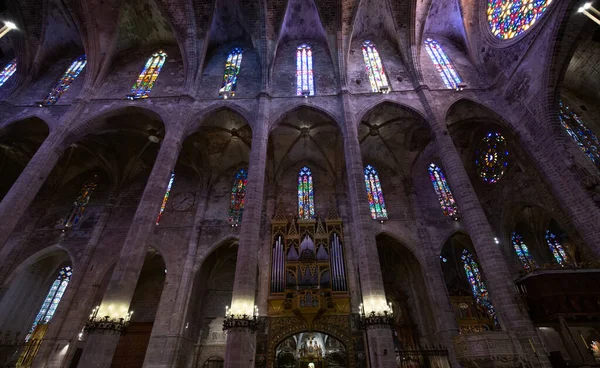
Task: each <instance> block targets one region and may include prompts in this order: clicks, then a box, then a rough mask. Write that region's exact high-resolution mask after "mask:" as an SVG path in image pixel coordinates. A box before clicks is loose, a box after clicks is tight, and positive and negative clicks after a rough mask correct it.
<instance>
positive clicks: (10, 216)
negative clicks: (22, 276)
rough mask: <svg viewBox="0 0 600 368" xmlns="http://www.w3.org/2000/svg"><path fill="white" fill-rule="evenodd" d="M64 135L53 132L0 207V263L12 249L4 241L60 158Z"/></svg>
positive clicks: (4, 269)
mask: <svg viewBox="0 0 600 368" xmlns="http://www.w3.org/2000/svg"><path fill="white" fill-rule="evenodd" d="M65 135H66V134H65V133H64V131H62V130H53V131H52V132H51V133H50V135H49V136H48V137H46V139H45V140H44V143H42V145H41V146H40V148H38V150H37V152H36V153H35V155H33V157H32V158H31V160H29V163H28V164H27V166H26V167H25V169H24V170H23V172H22V173H21V175H19V178H18V179H17V181H16V182H15V183H14V184H13V186H12V187H11V188H10V190H9V191H8V193H7V194H6V196H5V197H4V199H3V200H2V202H1V203H0V218H1V219H2V221H0V259H2V260H7V259H9V257H10V254H11V253H12V251H13V247H14V245H11V244H7V240H8V238H9V237H10V235H11V234H12V232H13V230H14V229H15V227H16V226H17V223H18V222H19V221H20V220H21V217H23V215H24V214H25V211H27V208H28V207H29V205H30V204H31V202H32V201H33V200H34V199H35V196H36V195H37V193H38V191H39V190H40V188H41V187H42V185H43V184H44V183H45V182H46V179H47V178H48V175H50V173H51V172H52V170H53V169H54V166H55V165H56V163H57V162H58V160H59V159H60V157H61V156H62V154H63V147H62V144H63V141H64V138H65ZM10 268H11V267H7V265H6V264H5V267H2V269H1V270H0V283H1V282H2V281H3V280H4V278H5V277H6V276H7V275H6V272H8V271H9V269H10Z"/></svg>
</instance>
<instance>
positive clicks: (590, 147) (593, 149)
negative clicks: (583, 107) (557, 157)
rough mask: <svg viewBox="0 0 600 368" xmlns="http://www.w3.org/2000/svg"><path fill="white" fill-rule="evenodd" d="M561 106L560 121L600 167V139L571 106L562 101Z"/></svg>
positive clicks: (599, 167) (584, 152)
mask: <svg viewBox="0 0 600 368" xmlns="http://www.w3.org/2000/svg"><path fill="white" fill-rule="evenodd" d="M559 107H560V111H559V114H558V118H559V120H560V123H561V124H562V126H563V127H564V128H565V130H566V131H567V133H569V135H570V136H571V138H573V140H574V141H575V143H576V144H577V146H578V147H579V149H580V150H581V152H583V154H584V155H586V156H587V158H589V159H590V161H592V163H593V164H594V165H596V167H597V168H598V169H600V140H598V137H597V136H596V135H595V134H594V132H592V131H591V129H590V128H588V127H587V126H586V125H585V123H584V122H583V120H582V119H581V118H580V117H579V116H578V115H577V114H576V113H575V112H574V111H573V110H571V109H570V108H569V106H567V105H566V104H565V103H564V102H562V101H560V102H559Z"/></svg>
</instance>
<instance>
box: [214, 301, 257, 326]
mask: <svg viewBox="0 0 600 368" xmlns="http://www.w3.org/2000/svg"><path fill="white" fill-rule="evenodd" d="M258 327H259V321H258V307H257V306H254V315H249V314H235V313H233V312H231V309H229V307H225V320H224V321H223V331H228V330H238V331H250V332H256V331H257V330H258Z"/></svg>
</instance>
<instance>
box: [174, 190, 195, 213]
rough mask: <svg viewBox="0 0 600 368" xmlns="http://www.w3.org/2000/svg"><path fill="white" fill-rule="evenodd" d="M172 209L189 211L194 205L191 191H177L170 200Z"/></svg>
mask: <svg viewBox="0 0 600 368" xmlns="http://www.w3.org/2000/svg"><path fill="white" fill-rule="evenodd" d="M170 202H171V206H172V208H173V210H174V211H181V212H184V211H189V210H191V209H192V207H193V206H194V195H193V194H192V193H179V194H177V195H174V196H173V198H171V200H170Z"/></svg>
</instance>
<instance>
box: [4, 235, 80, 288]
mask: <svg viewBox="0 0 600 368" xmlns="http://www.w3.org/2000/svg"><path fill="white" fill-rule="evenodd" d="M57 252H64V253H65V254H66V255H67V257H68V261H69V263H70V264H71V265H72V267H73V268H75V267H77V265H76V261H75V257H73V254H72V253H71V251H70V250H69V249H68V248H66V247H63V246H62V245H60V244H54V245H51V246H49V247H46V248H44V249H42V250H40V251H38V252H36V253H34V254H32V255H30V256H29V257H27V258H26V259H25V260H23V261H22V262H21V263H19V265H18V266H16V267H15V268H14V269H13V270H12V271H11V272H10V273H8V275H7V277H6V278H5V279H4V280H3V282H2V287H3V288H5V287H8V285H9V284H10V283H11V282H12V281H13V280H14V278H15V277H16V275H18V274H20V273H21V272H23V271H24V270H25V269H26V268H27V267H30V266H32V265H34V264H35V263H37V262H39V261H41V260H42V259H44V258H46V257H49V256H52V253H57Z"/></svg>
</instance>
